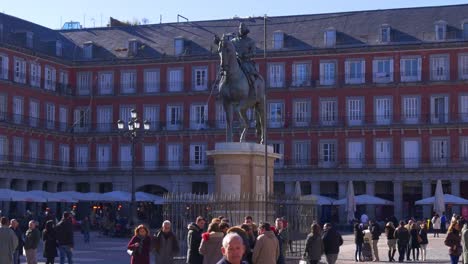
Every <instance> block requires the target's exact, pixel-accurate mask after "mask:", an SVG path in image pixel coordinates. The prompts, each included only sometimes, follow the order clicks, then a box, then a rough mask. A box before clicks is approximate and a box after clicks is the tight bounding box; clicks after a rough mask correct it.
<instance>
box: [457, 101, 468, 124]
mask: <svg viewBox="0 0 468 264" xmlns="http://www.w3.org/2000/svg"><path fill="white" fill-rule="evenodd" d="M459 104H460V110H459V113H460V114H459V119H460V120H461V121H463V122H468V95H460V102H459Z"/></svg>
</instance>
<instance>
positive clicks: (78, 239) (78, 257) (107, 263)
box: [21, 233, 461, 264]
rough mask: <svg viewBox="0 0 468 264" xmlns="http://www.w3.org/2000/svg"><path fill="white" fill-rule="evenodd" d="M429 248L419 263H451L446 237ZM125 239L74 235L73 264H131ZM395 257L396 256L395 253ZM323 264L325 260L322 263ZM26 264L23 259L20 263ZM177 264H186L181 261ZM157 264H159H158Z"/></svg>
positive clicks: (349, 242) (350, 246)
mask: <svg viewBox="0 0 468 264" xmlns="http://www.w3.org/2000/svg"><path fill="white" fill-rule="evenodd" d="M429 236H430V237H429V245H428V247H427V259H428V260H427V261H425V262H422V261H419V263H450V261H449V256H448V250H447V247H446V246H444V238H445V235H441V236H440V237H439V238H433V237H432V234H429ZM381 238H382V239H380V240H379V255H380V260H381V261H382V262H388V257H387V240H386V239H385V238H384V236H381ZM343 239H344V244H343V246H341V248H340V255H339V257H338V262H337V263H343V264H346V263H355V261H354V248H355V246H354V242H353V235H344V236H343ZM127 242H128V239H126V238H109V237H105V236H100V235H99V234H97V233H92V234H91V243H90V244H84V243H83V237H82V235H81V234H80V233H75V243H76V246H75V249H74V251H73V254H74V264H87V263H93V264H128V263H130V257H129V256H128V255H127V253H126V250H125V248H126V245H127ZM396 257H398V252H397V253H396ZM38 259H39V264H44V263H45V262H44V261H45V260H44V258H43V257H42V245H41V247H40V248H39V250H38ZM151 261H152V262H151V263H154V259H153V258H152V259H151ZM322 261H323V263H326V262H325V259H324V258H323V259H322ZM298 262H299V260H298V259H288V261H287V263H288V264H293V263H295V264H297V263H298ZM21 263H25V259H24V257H23V259H22V262H21ZM55 263H59V259H58V258H56V259H55ZM178 263H185V261H183V260H180V261H179V262H178ZM460 263H461V262H460ZM158 264H159V263H158Z"/></svg>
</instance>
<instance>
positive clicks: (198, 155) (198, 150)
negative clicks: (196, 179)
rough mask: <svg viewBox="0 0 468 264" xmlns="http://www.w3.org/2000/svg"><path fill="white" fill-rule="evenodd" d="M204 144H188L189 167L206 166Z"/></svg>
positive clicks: (198, 167) (201, 167) (200, 167)
mask: <svg viewBox="0 0 468 264" xmlns="http://www.w3.org/2000/svg"><path fill="white" fill-rule="evenodd" d="M206 160H207V159H206V144H205V143H192V144H190V168H191V169H203V168H205V167H206Z"/></svg>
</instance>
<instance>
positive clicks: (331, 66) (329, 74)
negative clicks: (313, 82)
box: [320, 61, 338, 86]
mask: <svg viewBox="0 0 468 264" xmlns="http://www.w3.org/2000/svg"><path fill="white" fill-rule="evenodd" d="M337 70H338V69H337V63H336V61H320V85H324V86H329V85H335V84H336V76H337V74H336V73H337Z"/></svg>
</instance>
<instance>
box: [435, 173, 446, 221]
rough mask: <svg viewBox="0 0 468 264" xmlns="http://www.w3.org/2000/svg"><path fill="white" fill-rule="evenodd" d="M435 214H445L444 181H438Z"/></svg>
mask: <svg viewBox="0 0 468 264" xmlns="http://www.w3.org/2000/svg"><path fill="white" fill-rule="evenodd" d="M434 212H436V213H437V214H439V215H442V213H443V212H445V200H444V191H443V190H442V181H441V180H437V185H436V189H435V194H434Z"/></svg>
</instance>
